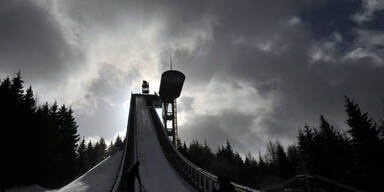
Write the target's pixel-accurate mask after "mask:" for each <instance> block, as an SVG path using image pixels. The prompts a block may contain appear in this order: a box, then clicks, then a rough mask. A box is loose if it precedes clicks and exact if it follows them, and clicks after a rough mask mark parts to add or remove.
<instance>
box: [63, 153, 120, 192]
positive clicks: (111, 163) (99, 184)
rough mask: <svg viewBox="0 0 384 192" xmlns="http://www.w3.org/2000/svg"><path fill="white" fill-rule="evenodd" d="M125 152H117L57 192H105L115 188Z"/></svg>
mask: <svg viewBox="0 0 384 192" xmlns="http://www.w3.org/2000/svg"><path fill="white" fill-rule="evenodd" d="M122 156H123V152H122V151H120V152H117V153H115V154H114V155H112V156H111V157H109V158H107V159H105V160H104V161H102V162H100V163H99V164H98V165H96V166H95V167H94V168H92V169H91V170H89V171H88V172H87V173H85V174H84V175H82V176H81V177H79V178H78V179H76V180H74V181H73V182H71V183H69V184H68V185H66V186H64V187H63V188H61V189H59V190H58V191H57V192H86V191H90V192H105V191H110V190H111V189H112V187H113V184H114V181H115V179H116V176H117V174H118V173H119V168H120V166H119V165H120V163H121V158H122Z"/></svg>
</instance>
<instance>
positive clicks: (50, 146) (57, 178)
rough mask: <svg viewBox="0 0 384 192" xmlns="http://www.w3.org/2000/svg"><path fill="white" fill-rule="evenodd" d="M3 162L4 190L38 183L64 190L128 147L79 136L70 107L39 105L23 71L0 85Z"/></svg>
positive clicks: (0, 147) (117, 142) (4, 80)
mask: <svg viewBox="0 0 384 192" xmlns="http://www.w3.org/2000/svg"><path fill="white" fill-rule="evenodd" d="M0 106H1V107H0V117H1V127H0V132H1V133H0V137H1V138H0V142H1V143H0V150H1V152H2V155H1V158H2V163H1V164H0V166H1V168H0V170H1V171H0V175H1V178H2V179H1V183H0V184H1V186H0V188H1V189H2V190H4V189H6V188H10V187H15V186H16V187H19V186H25V185H31V184H39V185H41V186H44V187H47V188H58V187H61V186H63V185H65V184H67V183H69V182H70V181H72V180H73V179H75V178H76V177H78V176H80V175H81V174H83V173H85V172H86V171H87V170H89V169H90V168H91V167H93V166H94V165H96V164H97V163H98V162H100V161H102V160H103V159H104V158H106V157H107V156H109V155H111V154H112V153H114V152H116V151H118V150H121V149H122V148H123V141H122V139H121V138H120V137H119V136H118V137H117V138H116V140H115V141H114V142H113V143H112V142H111V143H110V145H109V146H107V144H106V143H105V140H104V139H103V138H101V139H100V140H99V141H97V142H95V143H92V142H91V141H89V142H86V141H85V140H84V139H81V141H80V136H79V134H78V133H77V128H78V125H77V123H76V120H75V117H74V112H73V110H72V109H71V107H67V106H65V105H62V106H60V107H59V106H58V105H57V103H56V102H54V103H53V104H51V105H50V104H48V103H45V104H43V105H38V104H37V99H36V98H35V96H34V93H33V89H32V87H28V88H27V89H26V90H24V87H23V80H22V76H21V73H20V72H19V73H17V75H16V76H15V77H13V78H8V77H7V78H5V79H3V80H2V81H1V84H0Z"/></svg>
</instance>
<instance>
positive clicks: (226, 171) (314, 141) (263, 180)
mask: <svg viewBox="0 0 384 192" xmlns="http://www.w3.org/2000/svg"><path fill="white" fill-rule="evenodd" d="M344 105H345V111H346V113H347V116H348V118H347V120H346V124H347V125H348V129H347V130H339V129H336V128H334V127H333V126H332V125H331V124H330V123H329V122H328V121H327V120H326V118H325V117H324V116H323V115H320V125H319V126H317V127H315V126H313V127H311V126H308V125H305V126H304V127H303V128H302V129H300V130H299V131H298V134H297V137H296V138H297V139H296V142H295V143H294V144H292V145H289V146H287V147H286V148H284V147H283V146H282V145H281V144H280V143H279V142H278V141H269V142H267V143H266V154H264V155H261V154H259V157H258V158H255V157H253V156H252V155H251V154H247V155H246V156H245V158H241V156H240V155H239V153H237V152H235V151H234V150H233V149H232V146H231V144H230V142H229V141H227V143H226V144H225V145H223V146H219V147H218V149H217V151H216V152H212V150H211V149H210V147H209V146H208V145H207V143H206V142H205V143H204V144H201V143H199V142H198V141H193V142H192V143H190V145H189V146H187V145H186V144H185V142H184V143H183V144H182V145H180V146H179V147H178V150H179V151H180V152H181V153H182V154H184V155H185V156H186V157H187V158H188V159H190V160H191V161H192V162H194V163H195V164H196V165H198V166H200V167H201V168H203V169H205V170H208V171H210V172H212V173H213V174H215V175H219V176H225V177H229V178H230V179H231V180H232V181H235V182H237V183H240V184H244V185H247V186H250V187H254V188H268V187H271V186H276V185H277V184H283V183H284V181H286V180H288V179H289V178H292V177H294V176H296V175H320V176H322V177H325V178H328V179H332V180H334V181H337V182H339V183H343V184H346V185H349V186H352V187H355V188H358V189H362V190H366V191H377V190H378V189H381V188H382V186H381V182H382V181H381V179H382V176H381V175H382V173H383V171H384V157H383V156H384V120H381V121H377V122H376V121H374V120H373V119H372V118H370V117H369V115H368V113H366V112H362V110H361V109H360V107H359V105H358V104H356V103H355V102H354V101H352V100H351V99H350V98H348V97H345V100H344Z"/></svg>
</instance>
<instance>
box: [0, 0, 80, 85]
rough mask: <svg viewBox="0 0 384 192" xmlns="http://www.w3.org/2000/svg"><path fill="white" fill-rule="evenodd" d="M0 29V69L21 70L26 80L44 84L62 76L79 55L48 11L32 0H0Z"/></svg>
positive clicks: (9, 71)
mask: <svg viewBox="0 0 384 192" xmlns="http://www.w3.org/2000/svg"><path fill="white" fill-rule="evenodd" d="M0 29H1V30H0V70H2V72H6V73H8V74H13V73H15V72H16V71H18V70H21V71H22V72H23V74H24V77H25V78H26V79H28V80H32V82H40V83H41V82H42V81H44V83H45V84H46V83H49V82H52V81H53V82H54V81H55V80H57V79H62V78H63V77H64V74H63V71H68V70H70V69H71V70H73V69H72V68H75V67H76V66H75V65H74V63H71V62H78V60H79V59H80V58H81V52H79V50H76V49H73V48H72V47H71V46H70V45H69V44H68V42H67V41H66V40H65V37H64V34H63V31H62V30H61V29H60V26H59V24H58V23H57V21H55V19H54V17H53V16H52V14H51V13H50V12H49V11H48V10H46V9H44V8H42V7H41V6H39V5H38V4H37V3H36V2H34V1H29V0H27V1H21V0H15V1H13V0H4V1H1V2H0Z"/></svg>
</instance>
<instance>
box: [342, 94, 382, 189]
mask: <svg viewBox="0 0 384 192" xmlns="http://www.w3.org/2000/svg"><path fill="white" fill-rule="evenodd" d="M345 107H346V112H347V114H348V120H347V124H348V125H349V127H350V129H349V130H348V133H350V134H351V136H352V144H353V147H354V150H355V163H356V171H357V175H360V180H361V182H362V183H361V185H362V186H365V187H366V189H368V190H375V189H378V188H377V187H379V186H380V183H381V182H380V180H379V178H378V177H377V175H380V174H381V173H380V172H378V171H379V170H381V169H382V168H381V167H382V165H381V164H382V162H380V158H377V157H378V156H377V155H378V153H377V152H378V151H377V147H379V146H380V137H379V130H378V129H377V127H376V124H375V123H374V122H373V120H372V119H371V118H370V117H369V116H368V113H362V112H361V110H360V107H359V106H358V105H357V104H355V103H354V102H353V101H352V100H351V99H349V98H348V97H345Z"/></svg>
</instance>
